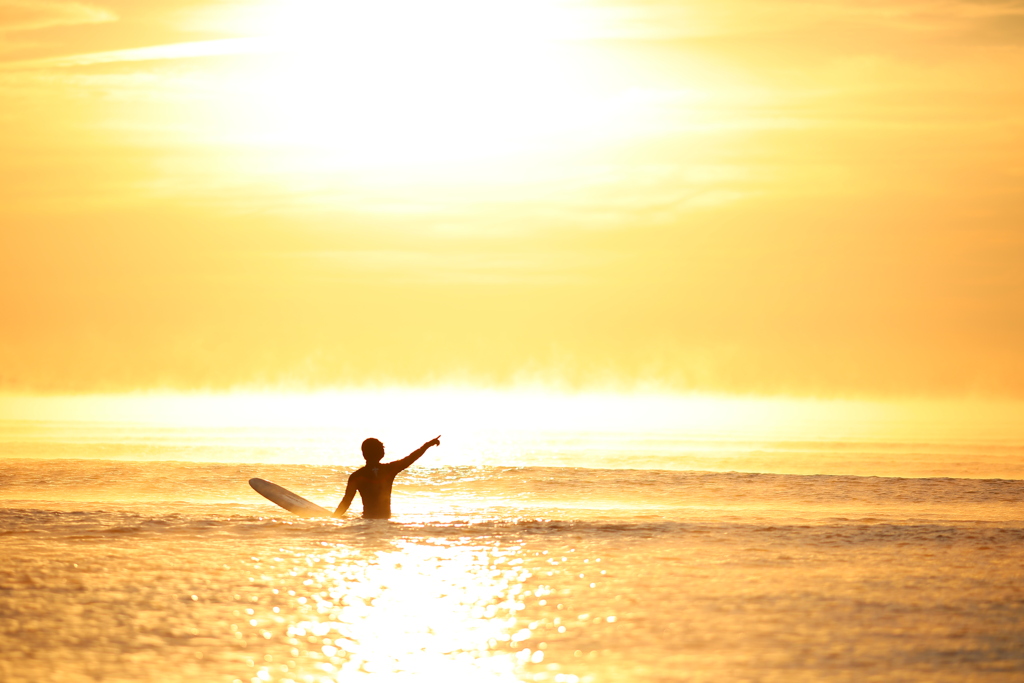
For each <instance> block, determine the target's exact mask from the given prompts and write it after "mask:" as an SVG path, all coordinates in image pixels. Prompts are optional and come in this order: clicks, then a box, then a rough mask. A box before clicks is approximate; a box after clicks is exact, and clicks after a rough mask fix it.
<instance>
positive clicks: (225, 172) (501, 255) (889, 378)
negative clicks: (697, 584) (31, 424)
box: [0, 0, 1024, 398]
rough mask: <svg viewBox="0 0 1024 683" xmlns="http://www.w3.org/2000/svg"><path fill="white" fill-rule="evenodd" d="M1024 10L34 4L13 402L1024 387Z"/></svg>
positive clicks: (4, 198)
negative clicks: (330, 392)
mask: <svg viewBox="0 0 1024 683" xmlns="http://www.w3.org/2000/svg"><path fill="white" fill-rule="evenodd" d="M1022 75H1024V2H1021V1H1020V0H1006V1H1000V0H977V1H961V0H931V1H923V0H922V1H918V0H886V1H885V2H880V1H875V0H867V1H863V2H856V3H853V2H845V1H844V2H840V1H838V0H835V1H832V0H822V1H815V0H783V1H773V0H716V1H715V2H686V1H678V2H672V1H654V0H651V1H646V2H645V1H644V0H639V1H637V0H630V1H629V2H624V1H623V2H613V1H607V2H606V1H597V0H594V1H588V0H578V1H572V2H568V1H567V2H560V1H557V0H509V1H508V2H504V1H493V2H489V1H485V0H472V1H470V0H466V1H448V0H439V1H438V2H423V1H422V0H380V1H379V2H372V3H365V2H352V3H350V2H345V1H344V0H322V1H320V0H303V1H294V0H293V1H288V0H280V1H278V2H273V1H270V0H231V1H219V2H218V1H207V2H199V1H192V0H152V1H149V2H145V3H140V2H128V1H127V0H118V1H110V2H63V1H60V0H55V1H52V2H51V1H42V0H0V316H2V317H0V390H2V391H8V392H10V391H14V392H19V391H43V392H63V393H68V392H72V393H73V392H97V391H123V390H136V389H172V390H177V389H206V390H210V389H212V390H220V389H227V388H237V387H246V388H254V387H255V388H258V387H266V386H271V387H288V388H303V387H308V388H326V387H349V386H367V385H375V386H381V385H384V386H386V385H396V384H397V385H428V386H429V385H432V384H437V383H468V384H471V385H478V386H490V387H501V386H510V385H522V384H536V383H541V384H543V383H549V384H553V385H556V386H562V387H583V388H601V389H608V388H611V389H616V388H636V387H654V388H657V389H661V390H682V391H703V392H723V393H742V394H755V395H756V394H769V395H778V394H786V395H807V396H810V395H813V396H881V395H885V396H892V395H913V396H921V395H932V396H958V395H967V394H974V395H978V394H982V395H992V396H1003V397H1010V398H1024V77H1022Z"/></svg>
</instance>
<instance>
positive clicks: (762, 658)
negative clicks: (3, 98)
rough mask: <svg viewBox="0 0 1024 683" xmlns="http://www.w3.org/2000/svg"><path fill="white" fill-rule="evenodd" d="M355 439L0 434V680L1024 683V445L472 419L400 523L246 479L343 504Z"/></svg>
mask: <svg viewBox="0 0 1024 683" xmlns="http://www.w3.org/2000/svg"><path fill="white" fill-rule="evenodd" d="M376 435H377V436H381V438H382V439H383V440H384V442H385V444H386V446H387V448H388V456H389V457H390V458H394V457H400V456H402V455H404V454H405V453H406V452H408V451H409V450H412V448H414V447H415V446H416V445H418V442H417V441H416V440H414V439H413V438H412V437H410V436H407V435H405V434H401V433H399V434H395V435H393V436H389V434H387V433H377V434H376ZM364 436H366V435H365V434H361V433H360V434H357V433H355V431H350V430H345V429H341V428H319V429H312V428H309V427H301V428H300V427H281V426H277V427H262V428H250V427H238V428H226V427H213V426H206V427H196V426H193V427H181V426H173V425H172V426H166V425H165V426H154V425H139V424H110V423H59V424H57V423H40V422H7V423H3V425H2V430H0V456H3V460H2V461H0V465H2V467H0V552H2V553H3V560H2V561H0V615H2V617H0V643H2V652H3V655H2V656H0V678H2V679H3V680H5V681H11V682H12V683H16V682H17V683H20V682H25V683H28V682H33V683H34V682H35V681H41V680H64V681H72V682H76V681H95V680H104V681H153V682H156V681H161V682H165V681H196V680H201V681H224V682H225V683H232V682H234V681H244V682H247V683H248V682H252V683H258V682H260V681H281V682H282V683H285V682H287V681H294V682H304V683H305V682H308V683H326V682H327V681H343V680H352V679H353V678H357V679H358V678H367V680H495V681H552V682H554V683H578V682H579V681H589V682H594V683H596V682H599V681H616V682H618V681H636V682H640V681H676V680H680V681H708V682H711V681H723V680H749V681H787V682H788V681H854V680H857V681H860V680H871V679H875V680H887V681H888V680H901V681H963V680H972V681H1008V680H1016V679H1017V678H1019V677H1021V676H1024V654H1022V653H1024V635H1022V632H1021V629H1020V628H1019V625H1020V623H1021V622H1022V620H1024V597H1022V596H1021V593H1020V590H1019V586H1020V585H1021V581H1022V579H1024V569H1022V567H1024V482H1022V481H1021V479H1022V478H1021V476H1020V474H1021V468H1022V464H1021V461H1022V460H1024V458H1022V457H1021V455H1022V446H1021V444H1020V443H1019V442H1014V441H1013V440H1007V439H1004V440H985V439H978V438H975V439H963V440H956V439H949V438H945V439H944V438H936V439H931V440H900V439H871V438H861V439H848V440H844V439H835V438H829V439H814V438H807V437H805V436H802V435H799V434H795V435H791V436H789V438H778V437H776V438H761V439H756V438H751V437H743V438H740V437H737V436H733V437H732V438H729V437H728V436H726V435H722V436H717V437H716V436H714V435H709V434H702V435H697V436H694V435H693V434H687V433H682V432H677V433H671V432H660V433H650V432H642V433H641V432H635V433H623V432H620V433H617V434H608V433H604V434H597V433H592V432H590V433H588V432H561V433H557V432H550V431H549V432H543V431H534V432H526V431H522V432H519V433H516V432H508V431H505V432H497V431H490V432H487V431H486V430H479V431H477V432H475V433H465V434H456V435H453V436H452V437H450V438H449V437H442V446H441V448H438V449H433V450H431V451H430V452H429V453H428V454H427V456H425V457H424V458H423V460H421V461H420V462H419V463H417V464H416V465H414V466H413V467H412V468H410V469H409V470H407V471H406V472H404V473H403V474H401V475H400V476H399V478H398V479H397V480H396V483H395V497H394V505H393V507H394V509H395V512H396V514H395V517H394V518H392V520H390V521H379V520H362V519H359V518H358V517H355V516H350V517H348V518H345V519H341V520H329V519H322V520H309V519H302V518H299V517H296V516H293V515H291V514H289V513H287V512H286V511H284V510H282V509H280V508H277V507H276V506H274V505H273V504H272V503H270V502H269V501H266V500H264V499H263V498H261V497H260V496H258V495H257V494H256V493H255V492H253V491H252V490H251V489H250V488H249V487H248V485H247V483H246V482H247V480H248V479H249V478H250V477H254V476H258V477H262V478H265V479H268V480H271V481H274V482H276V483H278V484H281V485H283V486H285V487H287V488H289V489H291V490H293V491H295V492H297V493H299V494H301V495H303V496H305V497H307V498H309V499H311V500H313V501H314V502H317V503H319V504H321V505H324V506H325V507H330V508H333V506H334V505H336V504H337V502H338V500H339V499H340V497H341V493H342V491H343V489H344V482H345V478H346V477H347V475H348V473H349V472H351V471H352V470H353V469H354V468H355V467H356V466H357V465H358V464H359V457H358V443H359V440H360V439H361V438H362V437H364ZM419 436H420V438H419V440H420V441H422V438H423V436H422V435H419ZM427 436H432V434H429V435H427ZM355 507H356V511H355V513H354V514H358V502H357V503H356V506H355ZM350 514H352V513H350Z"/></svg>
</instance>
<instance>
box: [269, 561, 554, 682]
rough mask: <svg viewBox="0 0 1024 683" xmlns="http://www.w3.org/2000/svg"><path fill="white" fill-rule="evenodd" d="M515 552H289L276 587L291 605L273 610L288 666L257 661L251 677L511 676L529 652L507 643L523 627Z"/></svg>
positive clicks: (522, 574) (524, 634)
mask: <svg viewBox="0 0 1024 683" xmlns="http://www.w3.org/2000/svg"><path fill="white" fill-rule="evenodd" d="M514 551H515V548H514V547H512V548H505V549H502V550H496V549H488V548H480V547H461V546H459V545H458V544H457V543H445V542H440V541H439V542H437V543H435V544H432V545H421V544H412V543H408V542H404V541H401V542H395V543H393V544H390V546H389V549H386V550H376V551H354V550H351V549H345V548H339V549H334V550H330V551H326V552H323V553H318V554H310V555H307V556H305V557H301V556H299V557H297V558H295V559H296V560H299V562H298V563H296V565H295V566H294V567H293V568H292V570H291V572H290V574H291V576H293V577H294V583H293V585H291V586H290V587H289V588H290V590H286V591H283V593H282V595H285V596H286V597H288V598H289V601H290V604H286V605H284V606H279V607H278V608H275V609H280V611H279V612H275V613H274V615H273V619H272V621H275V622H277V623H278V624H279V628H283V633H280V637H283V638H284V639H286V641H287V645H288V646H290V648H291V649H290V655H291V661H292V663H293V665H294V666H291V667H289V666H288V665H287V664H284V665H276V666H275V665H274V664H272V663H271V664H268V665H265V666H263V667H261V668H260V669H259V671H258V672H257V676H258V680H261V681H270V680H280V681H289V680H293V681H317V682H325V681H334V680H343V679H345V678H347V677H349V676H350V675H352V674H373V675H374V676H375V677H376V678H380V679H382V680H397V679H405V678H411V677H413V676H416V677H422V676H429V677H431V679H432V680H497V681H503V680H508V681H514V680H519V678H518V677H517V675H516V670H517V667H518V666H520V665H521V664H523V663H524V660H525V661H531V660H530V657H531V655H530V654H529V653H527V654H526V656H525V657H524V656H523V655H522V653H521V652H520V653H517V652H515V650H516V648H517V647H518V645H519V641H521V640H525V639H526V638H528V637H529V635H530V634H529V629H524V628H523V626H522V625H521V624H518V623H517V620H516V616H515V615H516V612H517V610H519V609H521V608H522V603H521V602H520V601H519V598H518V595H519V594H520V593H521V592H522V590H523V581H525V580H527V579H528V578H529V577H530V573H529V572H528V571H526V570H525V569H524V568H523V567H522V566H521V564H519V565H517V564H516V563H515V562H514V560H512V558H511V555H512V554H513V553H514ZM274 559H275V560H281V561H285V560H284V559H283V558H274ZM510 560H512V563H510ZM303 565H305V566H303ZM253 621H255V622H256V623H257V625H258V626H260V628H261V629H262V624H260V621H259V620H256V619H254V620H253ZM250 623H251V622H250ZM261 632H262V631H261ZM267 633H269V634H270V637H271V638H276V637H279V636H278V634H277V633H274V631H273V630H268V631H267ZM268 639H269V638H268ZM533 661H539V659H537V658H535V659H534V660H533ZM282 666H283V667H284V670H282ZM255 680H257V679H254V681H255Z"/></svg>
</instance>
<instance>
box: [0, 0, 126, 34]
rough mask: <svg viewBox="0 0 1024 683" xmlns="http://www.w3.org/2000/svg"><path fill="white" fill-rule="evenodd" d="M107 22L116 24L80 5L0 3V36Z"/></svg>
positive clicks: (104, 12)
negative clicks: (53, 27)
mask: <svg viewBox="0 0 1024 683" xmlns="http://www.w3.org/2000/svg"><path fill="white" fill-rule="evenodd" d="M109 21H117V15H116V14H114V13H113V12H111V11H110V10H108V9H104V8H102V7H96V6H94V5H87V4H85V3H81V2H45V1H40V0H0V34H3V33H14V32H16V31H34V30H37V29H42V28H50V27H52V26H76V25H80V24H102V23H105V22H109Z"/></svg>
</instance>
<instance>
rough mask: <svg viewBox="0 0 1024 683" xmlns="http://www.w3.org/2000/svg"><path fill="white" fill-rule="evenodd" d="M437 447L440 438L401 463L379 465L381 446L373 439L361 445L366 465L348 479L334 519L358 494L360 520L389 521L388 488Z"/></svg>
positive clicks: (439, 443) (389, 502)
mask: <svg viewBox="0 0 1024 683" xmlns="http://www.w3.org/2000/svg"><path fill="white" fill-rule="evenodd" d="M440 445H441V437H440V435H439V436H438V437H437V438H436V439H433V440H431V441H428V442H426V443H425V444H423V445H422V446H420V447H419V448H417V449H416V450H414V451H413V452H412V453H410V454H409V455H407V456H405V457H404V458H402V459H401V460H395V461H394V462H385V463H381V460H383V459H384V444H382V443H381V442H380V441H378V440H377V439H367V440H366V441H364V442H363V459H364V460H366V465H364V466H363V467H360V468H359V469H358V470H356V471H355V472H353V473H352V474H350V475H348V485H347V486H346V487H345V497H344V498H342V499H341V502H340V503H339V504H338V509H337V510H335V511H334V516H335V517H341V516H342V515H344V514H345V511H346V510H348V506H349V505H351V504H352V499H353V498H355V497H356V491H358V492H359V498H360V499H361V500H362V501H363V518H364V519H388V518H389V517H391V485H392V484H394V483H395V476H396V475H397V474H398V473H399V472H401V471H402V470H404V469H405V468H406V467H408V466H409V465H411V464H413V463H414V462H416V461H417V460H419V459H420V457H421V456H422V455H423V454H424V453H426V452H427V449H428V448H430V447H431V446H440Z"/></svg>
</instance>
